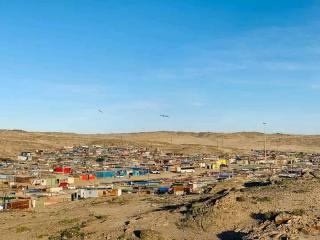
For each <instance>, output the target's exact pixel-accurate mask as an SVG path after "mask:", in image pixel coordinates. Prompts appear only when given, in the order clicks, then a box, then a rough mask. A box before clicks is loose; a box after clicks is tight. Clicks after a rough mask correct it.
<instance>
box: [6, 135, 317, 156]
mask: <svg viewBox="0 0 320 240" xmlns="http://www.w3.org/2000/svg"><path fill="white" fill-rule="evenodd" d="M264 137H265V136H264V134H262V133H258V132H239V133H211V132H201V133H194V132H145V133H127V134H74V133H55V132H49V133H46V132H26V131H21V130H0V157H12V158H14V157H15V156H16V155H17V154H18V153H19V152H20V151H34V150H36V149H44V150H54V149H58V148H61V147H64V146H70V145H90V144H100V145H124V144H127V143H130V144H137V145H140V146H153V147H160V148H163V149H165V150H172V151H184V152H198V151H199V152H208V151H218V150H223V151H236V152H237V151H250V150H251V149H263V146H264ZM267 148H268V149H275V150H293V151H307V152H317V151H320V136H319V135H287V134H268V135H267Z"/></svg>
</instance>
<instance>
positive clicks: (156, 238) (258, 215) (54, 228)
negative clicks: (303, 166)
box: [0, 173, 320, 240]
mask: <svg viewBox="0 0 320 240" xmlns="http://www.w3.org/2000/svg"><path fill="white" fill-rule="evenodd" d="M248 181H249V182H248ZM319 186H320V180H319V179H318V176H317V175H316V174H314V173H312V174H311V173H305V174H304V177H302V178H298V179H289V180H281V179H260V180H255V181H253V180H248V179H243V178H235V179H233V180H230V181H226V182H222V183H218V184H217V185H216V186H214V187H212V188H211V189H208V191H207V193H206V194H204V195H189V196H183V197H178V196H170V195H163V196H153V195H140V196H139V195H126V196H122V197H121V198H115V199H113V198H101V199H92V200H85V201H79V202H70V203H66V204H62V205H56V206H51V207H48V208H45V209H37V210H35V211H25V212H21V211H17V212H3V213H0V232H1V236H0V239H50V240H58V239H59V240H61V239H74V240H76V239H77V240H78V239H79V240H80V239H95V240H96V239H97V240H99V239H110V240H113V239H119V240H120V239H122V240H125V239H127V240H135V239H136V240H138V239H144V240H147V239H149V240H169V239H176V240H180V239H181V240H182V239H204V240H209V239H210V240H212V239H223V240H225V239H247V240H249V239H250V240H251V239H320V221H319V220H320V208H319V206H320V188H319Z"/></svg>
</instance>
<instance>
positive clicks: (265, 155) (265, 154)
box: [262, 122, 267, 163]
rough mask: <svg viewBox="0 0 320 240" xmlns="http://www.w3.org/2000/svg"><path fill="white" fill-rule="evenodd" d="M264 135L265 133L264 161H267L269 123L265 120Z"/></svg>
mask: <svg viewBox="0 0 320 240" xmlns="http://www.w3.org/2000/svg"><path fill="white" fill-rule="evenodd" d="M262 124H263V135H264V161H265V163H267V134H266V125H267V123H265V122H263V123H262Z"/></svg>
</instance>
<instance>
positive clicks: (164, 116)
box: [160, 114, 169, 118]
mask: <svg viewBox="0 0 320 240" xmlns="http://www.w3.org/2000/svg"><path fill="white" fill-rule="evenodd" d="M160 117H162V118H169V116H168V115H165V114H161V115H160Z"/></svg>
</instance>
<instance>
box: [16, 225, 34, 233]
mask: <svg viewBox="0 0 320 240" xmlns="http://www.w3.org/2000/svg"><path fill="white" fill-rule="evenodd" d="M30 230H31V229H30V228H28V227H26V226H19V227H17V229H16V233H23V232H29V231H30Z"/></svg>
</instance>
